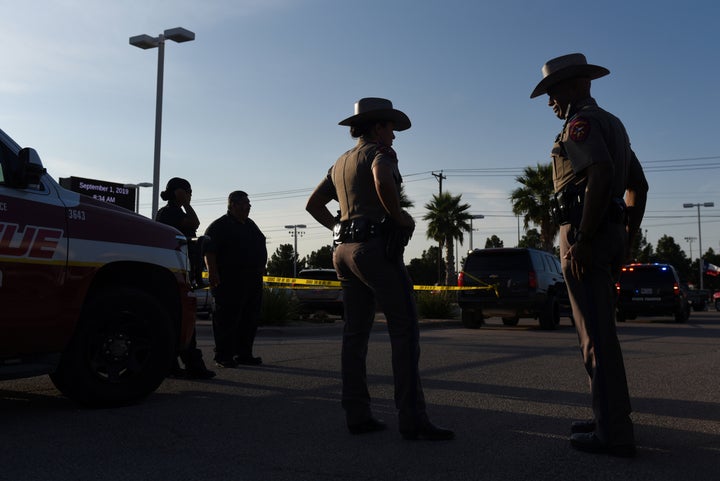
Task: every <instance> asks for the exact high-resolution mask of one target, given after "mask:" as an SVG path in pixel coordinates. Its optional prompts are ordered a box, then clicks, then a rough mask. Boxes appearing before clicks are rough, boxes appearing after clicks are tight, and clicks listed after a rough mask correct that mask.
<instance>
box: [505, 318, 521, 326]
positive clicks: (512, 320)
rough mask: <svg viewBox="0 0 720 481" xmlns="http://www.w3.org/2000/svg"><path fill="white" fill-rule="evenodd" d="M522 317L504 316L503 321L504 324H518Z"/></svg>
mask: <svg viewBox="0 0 720 481" xmlns="http://www.w3.org/2000/svg"><path fill="white" fill-rule="evenodd" d="M518 321H520V318H518V317H503V318H502V322H503V325H504V326H517V325H518Z"/></svg>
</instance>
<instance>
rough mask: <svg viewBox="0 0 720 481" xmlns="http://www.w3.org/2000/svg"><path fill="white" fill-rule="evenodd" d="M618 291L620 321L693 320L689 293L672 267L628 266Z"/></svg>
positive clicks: (656, 265)
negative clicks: (644, 319) (661, 317)
mask: <svg viewBox="0 0 720 481" xmlns="http://www.w3.org/2000/svg"><path fill="white" fill-rule="evenodd" d="M615 288H616V289H617V294H618V302H617V317H616V319H617V322H625V320H626V319H635V318H636V317H637V316H674V317H675V321H676V322H685V321H687V320H688V318H689V317H690V302H689V301H688V295H687V292H686V291H685V290H684V289H683V288H682V285H681V284H680V278H679V277H678V274H677V271H676V270H675V268H674V267H673V266H671V265H670V264H629V265H626V266H624V267H623V268H622V271H621V272H620V278H619V280H618V282H617V283H616V284H615Z"/></svg>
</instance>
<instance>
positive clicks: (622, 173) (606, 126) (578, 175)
mask: <svg viewBox="0 0 720 481" xmlns="http://www.w3.org/2000/svg"><path fill="white" fill-rule="evenodd" d="M572 108H573V111H572V112H571V115H570V117H569V118H568V120H567V122H566V123H565V126H564V128H563V131H562V133H561V134H560V135H559V136H558V139H556V142H555V145H554V146H553V150H552V159H553V184H554V188H555V192H560V191H561V190H563V189H564V188H565V187H567V186H568V185H576V186H579V185H582V184H584V182H585V180H586V179H585V176H584V173H583V171H584V170H585V169H586V168H587V167H588V166H590V165H592V164H597V163H604V164H607V168H609V169H612V172H613V181H612V186H613V187H612V193H611V197H620V198H622V197H623V195H624V194H625V188H626V185H627V179H628V169H630V168H637V167H639V165H640V163H639V161H638V159H637V157H636V156H635V153H634V152H633V151H632V149H631V148H630V139H629V138H628V135H627V132H626V131H625V127H624V126H623V124H622V122H621V121H620V119H618V118H617V117H615V116H614V115H612V114H611V113H609V112H607V111H605V110H603V109H601V108H600V107H598V105H597V102H595V100H594V99H593V98H587V99H585V100H583V101H581V102H580V103H578V104H577V105H573V106H572ZM633 164H636V165H633Z"/></svg>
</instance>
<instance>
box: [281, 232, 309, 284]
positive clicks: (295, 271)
mask: <svg viewBox="0 0 720 481" xmlns="http://www.w3.org/2000/svg"><path fill="white" fill-rule="evenodd" d="M306 227H307V226H306V225H305V224H295V225H286V226H285V228H286V229H292V230H291V231H288V232H289V233H290V235H291V236H293V238H294V239H295V247H294V249H293V277H297V260H298V253H297V238H298V236H303V235H305V232H303V231H300V232H298V229H305V228H306Z"/></svg>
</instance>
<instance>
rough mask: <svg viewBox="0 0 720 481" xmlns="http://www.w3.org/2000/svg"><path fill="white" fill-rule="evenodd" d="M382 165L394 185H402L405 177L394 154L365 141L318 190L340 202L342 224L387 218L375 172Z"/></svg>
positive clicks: (338, 164) (334, 168) (346, 155)
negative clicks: (388, 171) (377, 188)
mask: <svg viewBox="0 0 720 481" xmlns="http://www.w3.org/2000/svg"><path fill="white" fill-rule="evenodd" d="M379 164H385V165H388V166H389V167H390V168H391V169H392V171H393V177H394V178H395V182H396V183H397V184H398V185H400V183H401V182H402V177H401V176H400V171H399V170H398V159H397V155H396V154H395V151H394V150H393V149H392V148H390V147H387V146H384V145H381V144H378V143H375V142H367V141H365V140H362V139H361V140H360V141H359V142H358V144H357V145H356V146H355V147H354V148H352V149H350V150H349V151H347V152H345V153H344V154H343V155H341V156H340V158H339V159H338V160H337V161H336V162H335V165H333V166H332V168H331V169H330V171H329V172H328V176H327V178H326V179H325V180H324V181H323V182H322V183H321V184H320V186H319V188H322V189H323V190H324V191H325V192H326V193H327V194H328V195H329V196H330V197H333V198H336V199H337V200H338V203H339V204H340V220H341V221H347V220H351V219H356V218H359V217H366V218H369V219H371V220H373V221H375V222H380V221H381V220H382V219H383V217H385V215H386V214H387V213H386V211H385V207H384V206H383V205H382V202H381V201H380V198H379V197H378V194H377V191H376V189H375V179H374V176H373V172H372V170H373V167H375V166H376V165H379ZM332 193H334V194H335V195H332Z"/></svg>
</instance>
